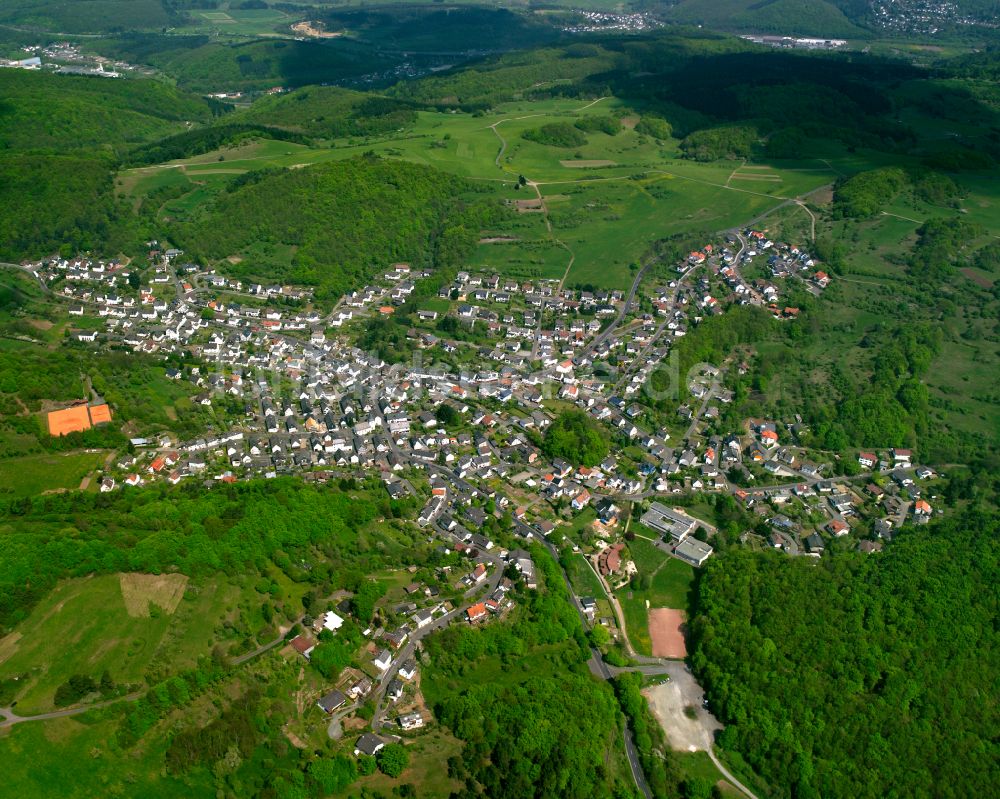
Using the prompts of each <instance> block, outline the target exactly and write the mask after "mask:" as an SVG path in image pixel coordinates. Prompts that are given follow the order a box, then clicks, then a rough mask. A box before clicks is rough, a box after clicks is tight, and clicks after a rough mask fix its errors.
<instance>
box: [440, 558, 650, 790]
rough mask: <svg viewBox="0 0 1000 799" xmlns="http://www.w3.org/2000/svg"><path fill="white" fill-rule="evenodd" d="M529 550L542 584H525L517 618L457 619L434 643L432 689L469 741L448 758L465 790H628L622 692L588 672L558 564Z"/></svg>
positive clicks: (444, 719)
mask: <svg viewBox="0 0 1000 799" xmlns="http://www.w3.org/2000/svg"><path fill="white" fill-rule="evenodd" d="M531 554H532V558H533V559H534V561H535V564H536V566H537V568H538V572H539V575H540V576H541V577H542V578H544V590H542V591H526V592H519V593H518V596H517V604H518V607H517V611H516V613H515V617H514V619H513V621H512V622H511V623H509V624H493V625H489V626H487V627H483V628H472V627H465V626H462V625H452V626H450V627H448V628H447V629H446V630H443V631H441V632H440V633H437V634H435V635H434V636H432V637H431V638H429V639H427V642H426V649H427V652H428V653H429V655H430V657H431V662H432V666H431V668H430V669H429V670H428V672H427V677H426V678H425V683H424V684H425V688H424V690H425V691H426V692H427V696H428V700H429V701H430V702H431V703H432V704H433V707H434V713H435V716H436V717H437V718H438V719H439V720H440V721H441V723H442V724H445V725H447V726H448V727H450V728H451V729H452V731H453V732H454V733H455V735H456V736H458V737H459V738H461V739H462V740H463V741H464V742H465V746H464V748H463V750H462V756H461V758H460V759H459V758H455V759H454V760H453V761H449V764H448V768H449V773H450V774H451V775H452V776H453V777H455V778H457V779H459V780H461V781H462V782H464V783H465V787H464V789H463V790H462V791H461V792H460V793H459V794H458V796H459V797H461V799H472V797H477V796H490V797H497V799H522V797H538V799H542V797H545V799H555V797H565V796H580V797H583V796H587V797H610V796H623V795H629V789H628V788H627V787H626V786H627V785H628V783H627V782H625V781H627V780H630V779H631V778H630V776H629V775H628V774H627V772H626V773H622V772H621V771H620V769H621V768H622V767H625V768H626V769H627V766H625V764H624V763H623V762H622V757H621V755H620V754H618V753H620V752H621V728H620V724H621V716H620V714H619V709H618V705H617V703H616V702H615V697H614V694H613V693H612V691H611V689H610V687H609V686H608V685H606V684H604V683H601V682H599V681H597V680H595V679H594V678H593V677H592V676H591V675H590V674H589V673H588V671H587V668H586V665H585V663H586V660H587V658H588V657H589V656H590V650H589V649H588V648H587V646H586V639H585V638H584V636H583V629H582V626H581V624H580V619H579V617H578V616H577V614H576V611H575V610H574V609H573V606H572V604H571V603H570V601H569V596H568V594H567V592H566V587H565V584H564V583H563V580H562V577H561V575H560V573H559V567H558V566H557V565H556V563H555V561H554V560H553V559H552V557H551V556H550V555H549V554H548V552H546V551H545V550H543V549H542V548H541V547H537V546H536V547H534V548H533V549H532V553H531ZM497 661H499V663H500V664H502V668H501V669H500V671H499V672H498V671H497V669H496V663H497ZM480 674H482V675H484V676H485V675H487V674H489V675H490V677H489V678H487V679H480V678H479V675H480ZM484 719H489V721H488V723H484ZM568 719H573V723H572V724H569V723H567V720H568ZM615 761H617V762H615ZM614 767H617V768H618V769H619V771H617V773H616V771H614V770H612V769H613V768H614ZM623 782H624V784H623Z"/></svg>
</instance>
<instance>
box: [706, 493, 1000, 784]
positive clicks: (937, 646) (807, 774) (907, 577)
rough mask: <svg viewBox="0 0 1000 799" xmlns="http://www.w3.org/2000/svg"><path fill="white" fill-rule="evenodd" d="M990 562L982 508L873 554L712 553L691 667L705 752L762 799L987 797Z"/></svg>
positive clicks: (992, 522) (996, 556)
mask: <svg viewBox="0 0 1000 799" xmlns="http://www.w3.org/2000/svg"><path fill="white" fill-rule="evenodd" d="M998 564H1000V517H998V516H997V514H996V513H995V511H990V512H986V511H970V512H968V513H965V514H963V515H960V516H957V517H953V518H950V519H947V520H944V521H937V522H934V523H932V524H930V525H928V526H927V527H924V528H918V529H911V530H905V531H903V532H901V533H900V534H899V535H898V536H897V537H896V539H895V540H894V541H893V542H892V545H891V546H890V547H887V548H886V551H885V552H884V553H883V554H880V555H875V556H865V555H860V554H858V553H856V552H848V551H846V550H838V549H835V550H834V551H833V552H830V551H828V552H827V555H826V556H824V557H823V558H822V560H820V561H818V562H817V561H812V560H811V559H809V558H788V557H784V556H782V555H780V554H778V553H772V552H768V553H754V552H751V551H749V550H746V549H735V548H734V549H730V550H727V551H726V552H725V553H724V554H723V555H721V556H719V557H716V558H713V559H712V560H711V561H710V562H709V563H708V564H707V565H706V567H705V569H704V571H703V573H702V575H701V579H700V580H699V582H698V587H697V608H696V611H697V612H696V613H695V615H694V617H693V619H692V625H691V630H692V636H693V643H694V652H693V656H692V663H693V664H694V669H695V672H696V673H697V674H698V676H699V678H700V679H701V680H702V681H703V684H704V686H705V688H706V691H707V695H708V697H709V700H710V702H711V703H712V707H713V708H714V709H716V711H717V712H718V714H719V717H720V720H721V721H723V722H724V723H725V724H726V729H725V730H724V731H723V733H722V735H721V738H720V744H721V745H722V746H723V747H724V748H726V749H728V750H731V751H733V752H738V753H739V755H740V756H742V758H743V759H745V760H746V762H747V764H748V765H749V766H750V767H751V768H752V769H753V770H754V771H755V772H756V773H757V774H759V775H760V776H761V777H762V778H763V780H764V781H765V782H766V783H767V784H768V785H769V786H771V790H772V792H773V793H772V795H774V796H781V797H800V798H801V799H809V798H810V797H821V796H822V797H824V798H825V799H836V797H852V798H854V797H872V799H875V797H885V796H940V797H955V799H958V797H968V796H985V795H989V794H992V793H993V792H994V788H995V786H996V785H998V784H1000V767H998V763H1000V758H998V756H997V755H998V751H997V740H996V730H997V727H998V722H1000V716H998V713H997V706H996V703H995V701H993V698H992V697H993V692H994V690H995V686H996V675H997V674H1000V647H998V643H1000V641H998V637H997V628H996V624H995V621H996V618H997V611H998V594H997V574H998Z"/></svg>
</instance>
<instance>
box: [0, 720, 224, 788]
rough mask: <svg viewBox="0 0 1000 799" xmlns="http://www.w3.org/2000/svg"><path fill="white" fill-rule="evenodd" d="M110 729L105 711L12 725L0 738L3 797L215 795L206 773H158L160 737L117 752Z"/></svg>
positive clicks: (112, 724)
mask: <svg viewBox="0 0 1000 799" xmlns="http://www.w3.org/2000/svg"><path fill="white" fill-rule="evenodd" d="M116 729H117V722H116V721H115V720H114V719H113V716H109V715H106V714H104V715H98V714H86V715H84V716H76V717H74V718H67V719H55V720H52V721H45V722H37V723H36V722H31V723H28V724H19V725H17V726H16V727H14V728H13V729H11V730H10V731H9V732H7V733H5V735H4V736H3V737H2V738H0V771H2V772H3V774H4V789H3V793H4V795H6V796H16V797H18V798H19V799H48V797H51V796H60V797H62V799H90V797H95V796H150V797H152V796H155V797H157V799H209V797H214V796H215V787H214V784H213V783H212V780H211V778H210V777H207V774H202V775H193V776H188V777H186V778H185V779H183V780H180V779H176V778H173V777H170V776H168V775H165V774H163V773H162V772H163V767H162V764H163V750H164V749H165V747H166V744H167V739H166V738H163V739H160V740H157V741H154V742H153V744H152V745H151V746H148V747H142V748H138V749H135V750H131V751H129V752H128V753H122V752H121V751H120V750H118V749H117V747H114V746H112V745H110V744H111V742H112V741H113V740H114V736H115V731H116Z"/></svg>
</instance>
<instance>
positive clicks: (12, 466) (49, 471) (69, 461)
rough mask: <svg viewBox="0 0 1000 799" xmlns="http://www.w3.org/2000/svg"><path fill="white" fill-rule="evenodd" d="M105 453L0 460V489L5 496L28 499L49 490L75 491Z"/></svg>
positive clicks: (78, 453) (69, 453)
mask: <svg viewBox="0 0 1000 799" xmlns="http://www.w3.org/2000/svg"><path fill="white" fill-rule="evenodd" d="M106 456H107V453H106V452H104V451H98V452H65V453H52V454H43V455H25V456H23V457H20V458H5V459H3V460H0V486H4V487H6V489H7V490H6V491H3V490H2V489H0V491H2V492H3V493H7V494H8V495H11V494H13V496H17V497H28V496H34V495H36V494H44V493H46V492H49V491H60V490H68V489H74V488H78V487H79V486H80V483H81V481H82V480H83V478H84V477H86V476H87V475H88V474H90V473H91V472H93V471H94V469H96V468H98V467H99V466H100V465H101V464H102V463H103V462H104V459H105V457H106Z"/></svg>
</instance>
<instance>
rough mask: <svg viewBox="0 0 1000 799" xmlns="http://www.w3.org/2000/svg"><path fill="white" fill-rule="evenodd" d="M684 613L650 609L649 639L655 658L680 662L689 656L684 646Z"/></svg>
mask: <svg viewBox="0 0 1000 799" xmlns="http://www.w3.org/2000/svg"><path fill="white" fill-rule="evenodd" d="M684 621H685V618H684V611H683V610H674V609H673V608H650V610H649V638H650V640H651V641H652V643H653V657H658V658H672V659H675V660H679V659H681V658H684V657H686V656H687V647H686V646H685V645H684V633H683V631H682V629H681V628H682V627H683V625H684Z"/></svg>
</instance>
